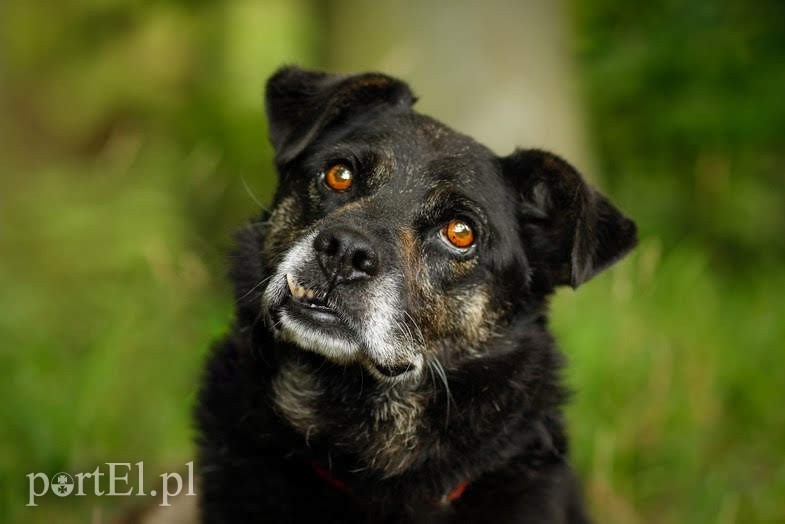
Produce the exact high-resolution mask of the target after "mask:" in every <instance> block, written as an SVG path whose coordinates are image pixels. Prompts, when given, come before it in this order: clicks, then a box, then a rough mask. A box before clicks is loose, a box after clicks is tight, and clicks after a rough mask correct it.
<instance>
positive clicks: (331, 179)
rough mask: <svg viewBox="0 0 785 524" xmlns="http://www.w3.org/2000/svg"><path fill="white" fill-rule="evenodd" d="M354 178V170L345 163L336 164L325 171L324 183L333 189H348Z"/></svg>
mask: <svg viewBox="0 0 785 524" xmlns="http://www.w3.org/2000/svg"><path fill="white" fill-rule="evenodd" d="M353 180H354V175H353V174H352V170H351V169H349V168H348V167H347V166H346V165H345V164H334V165H332V166H330V168H329V169H327V171H326V172H325V173H324V183H325V184H326V185H327V187H329V188H330V189H332V190H333V191H346V190H347V189H349V188H350V187H351V186H352V181H353Z"/></svg>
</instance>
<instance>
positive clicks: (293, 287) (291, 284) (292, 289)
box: [286, 273, 297, 295]
mask: <svg viewBox="0 0 785 524" xmlns="http://www.w3.org/2000/svg"><path fill="white" fill-rule="evenodd" d="M286 285H288V286H289V292H290V293H291V294H292V295H294V294H295V290H296V289H297V284H295V283H294V278H293V277H292V275H291V274H289V273H286Z"/></svg>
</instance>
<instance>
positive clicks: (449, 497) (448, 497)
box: [311, 460, 469, 506]
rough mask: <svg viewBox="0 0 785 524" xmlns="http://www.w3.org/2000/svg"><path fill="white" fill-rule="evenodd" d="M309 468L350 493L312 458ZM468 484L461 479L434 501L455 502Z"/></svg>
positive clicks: (441, 502)
mask: <svg viewBox="0 0 785 524" xmlns="http://www.w3.org/2000/svg"><path fill="white" fill-rule="evenodd" d="M311 468H312V469H313V471H314V472H315V473H316V474H317V475H319V476H320V477H322V479H324V480H326V481H327V483H328V484H330V485H331V486H332V487H334V488H335V489H337V490H339V491H343V492H344V493H347V494H351V492H352V490H351V489H349V486H348V485H347V484H346V482H344V481H342V480H341V479H337V478H335V477H333V476H332V475H331V474H330V472H329V471H327V470H326V469H324V468H323V467H322V466H320V465H319V464H317V463H316V461H313V460H312V461H311ZM468 485H469V481H468V480H463V481H461V482H460V483H459V484H458V485H457V486H455V487H454V488H453V489H451V490H450V491H448V492H447V493H445V494H444V495H442V496H441V497H440V498H439V499H438V500H437V501H436V502H437V503H438V504H440V505H442V506H446V505H448V504H450V503H451V502H455V501H456V500H458V499H459V498H461V495H463V492H464V491H465V490H466V487H467V486H468Z"/></svg>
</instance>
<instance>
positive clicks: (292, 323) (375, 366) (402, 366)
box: [276, 307, 423, 383]
mask: <svg viewBox="0 0 785 524" xmlns="http://www.w3.org/2000/svg"><path fill="white" fill-rule="evenodd" d="M293 309H294V308H286V307H284V308H281V309H279V311H278V313H277V317H278V319H279V320H278V326H277V329H276V333H277V335H278V336H279V337H280V338H281V340H284V341H286V342H289V343H291V344H293V345H295V346H297V347H299V348H300V349H303V350H306V351H312V352H314V353H317V354H319V355H321V356H323V357H325V358H326V359H328V360H329V361H331V362H334V363H337V364H343V365H349V364H359V365H362V366H364V367H365V368H366V369H367V370H368V372H369V373H370V374H371V375H372V376H373V377H374V378H376V379H377V380H378V381H380V382H387V383H400V382H410V381H413V380H416V379H417V378H419V377H420V375H421V371H422V367H423V366H422V358H421V357H420V356H419V355H418V356H417V357H415V358H414V359H412V360H411V361H410V362H406V363H399V364H391V365H385V364H381V363H378V362H374V361H373V360H372V359H370V358H369V357H368V356H367V352H365V351H363V349H362V347H361V345H360V344H359V343H358V342H357V341H356V340H355V339H354V337H352V336H351V333H350V332H349V331H348V328H346V327H344V326H340V325H333V324H332V322H331V321H330V320H328V322H327V323H326V324H325V325H315V324H316V322H315V321H314V319H308V318H307V317H306V318H303V317H302V316H300V315H298V313H297V310H296V309H294V310H293ZM320 316H321V315H320Z"/></svg>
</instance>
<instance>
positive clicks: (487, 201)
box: [358, 111, 505, 206]
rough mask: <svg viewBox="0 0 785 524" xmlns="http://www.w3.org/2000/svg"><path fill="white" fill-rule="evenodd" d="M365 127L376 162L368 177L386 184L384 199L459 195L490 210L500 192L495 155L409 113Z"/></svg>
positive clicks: (460, 136) (432, 120)
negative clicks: (399, 196) (368, 130)
mask: <svg viewBox="0 0 785 524" xmlns="http://www.w3.org/2000/svg"><path fill="white" fill-rule="evenodd" d="M368 129H373V132H372V133H371V134H370V135H369V136H371V139H370V144H369V145H370V146H371V149H372V150H373V151H374V157H375V159H376V166H375V169H374V170H373V173H372V174H371V176H372V177H373V178H374V180H373V184H374V185H377V186H379V187H381V186H386V188H385V189H386V191H383V193H385V195H384V196H385V198H391V197H394V196H395V195H396V194H397V195H405V197H406V198H407V199H409V200H410V202H412V203H413V204H414V203H416V202H418V201H422V200H424V199H425V198H438V196H439V195H450V194H463V195H466V196H469V197H470V198H472V199H474V200H476V201H477V202H478V204H480V205H487V206H492V205H493V203H494V201H496V200H498V195H499V194H500V193H503V192H504V187H505V186H504V183H503V179H502V177H501V174H500V168H499V165H498V161H497V158H496V156H495V155H494V154H493V153H492V152H491V151H490V150H489V149H488V148H487V147H485V146H483V145H481V144H479V143H478V142H476V141H475V140H474V139H472V138H470V137H468V136H466V135H463V134H461V133H458V132H456V131H454V130H452V129H451V128H449V127H448V126H446V125H445V124H443V123H441V122H439V121H437V120H434V119H433V118H430V117H428V116H425V115H421V114H419V113H416V112H413V111H411V112H406V113H402V114H398V115H393V116H392V117H389V118H387V119H384V120H382V121H380V122H369V124H368ZM364 131H365V130H364V129H359V130H358V132H359V134H360V135H362V134H363V132H364Z"/></svg>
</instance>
